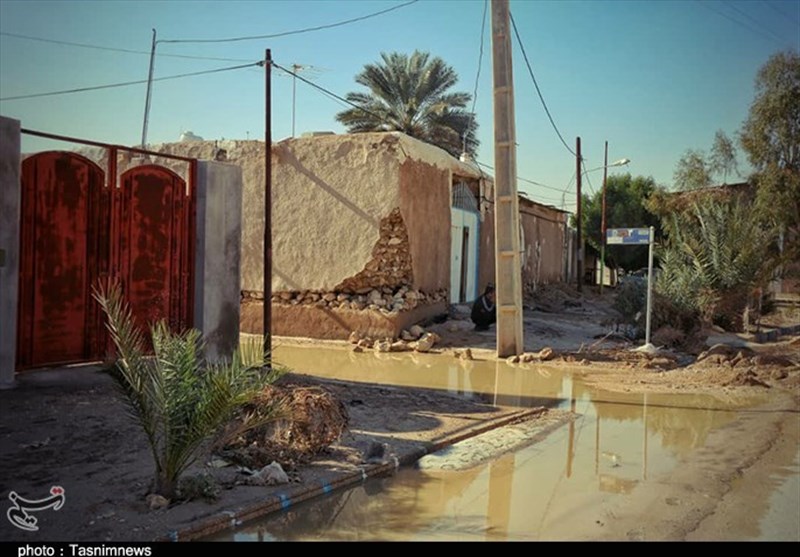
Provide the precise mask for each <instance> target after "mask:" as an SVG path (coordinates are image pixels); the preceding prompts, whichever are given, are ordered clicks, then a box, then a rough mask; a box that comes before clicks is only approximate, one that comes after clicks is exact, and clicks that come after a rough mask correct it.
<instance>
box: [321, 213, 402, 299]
mask: <svg viewBox="0 0 800 557" xmlns="http://www.w3.org/2000/svg"><path fill="white" fill-rule="evenodd" d="M413 281H414V269H413V267H412V263H411V250H410V248H409V243H408V230H407V229H406V223H405V221H403V215H402V214H401V213H400V208H399V207H398V208H396V209H394V210H393V211H392V212H391V213H389V215H388V216H386V217H384V218H382V219H381V222H380V236H379V237H378V241H377V242H375V247H373V248H372V259H371V260H370V261H369V262H368V263H367V264H366V265H365V266H364V270H363V271H361V272H360V273H358V274H357V275H355V276H354V277H350V278H346V279H345V280H343V281H342V282H341V283H339V284H338V285H337V286H336V287H335V288H334V291H336V292H343V293H351V294H365V293H367V292H369V291H370V290H372V289H374V288H399V287H401V286H407V285H410V284H412V282H413Z"/></svg>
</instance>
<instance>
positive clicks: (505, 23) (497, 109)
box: [492, 0, 524, 358]
mask: <svg viewBox="0 0 800 557" xmlns="http://www.w3.org/2000/svg"><path fill="white" fill-rule="evenodd" d="M510 30H511V27H510V18H509V12H508V0H492V66H493V68H492V69H493V73H494V161H495V189H494V218H495V221H494V231H495V234H494V237H495V270H496V275H497V276H496V279H495V280H496V283H497V287H496V294H497V355H498V357H501V358H505V357H508V356H513V355H516V354H522V352H523V351H524V347H523V338H522V266H521V265H520V238H519V236H520V233H519V198H518V197H517V147H516V132H515V126H514V79H513V73H512V66H511V34H510Z"/></svg>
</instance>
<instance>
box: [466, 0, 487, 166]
mask: <svg viewBox="0 0 800 557" xmlns="http://www.w3.org/2000/svg"><path fill="white" fill-rule="evenodd" d="M488 8H489V0H484V1H483V19H482V23H481V46H480V50H479V51H478V72H477V73H476V74H475V89H474V90H473V92H472V112H471V114H472V118H471V125H470V128H471V127H472V126H474V125H475V105H476V104H478V82H479V81H480V78H481V63H482V62H483V39H484V36H485V35H486V13H487V11H488ZM468 132H469V129H467V130H465V131H464V144H463V146H462V148H461V150H462V151H463V152H465V153H466V152H467V133H468Z"/></svg>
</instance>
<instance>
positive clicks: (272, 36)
mask: <svg viewBox="0 0 800 557" xmlns="http://www.w3.org/2000/svg"><path fill="white" fill-rule="evenodd" d="M418 1H419V0H411V1H410V2H406V3H404V4H400V5H398V6H392V7H391V8H387V9H385V10H381V11H379V12H375V13H371V14H367V15H363V16H360V17H354V18H352V19H346V20H344V21H337V22H336V23H328V24H326V25H318V26H316V27H306V28H304V29H296V30H294V31H283V32H281V33H272V34H270V35H251V36H246V37H231V38H228V39H169V40H161V41H158V42H160V43H233V42H240V41H254V40H258V39H275V38H277V37H286V36H289V35H299V34H301V33H311V32H312V31H321V30H323V29H331V28H333V27H341V26H342V25H349V24H350V23H356V22H357V21H364V20H365V19H370V18H373V17H377V16H379V15H383V14H386V13H389V12H393V11H394V10H399V9H400V8H405V7H406V6H410V5H411V4H416V3H417V2H418Z"/></svg>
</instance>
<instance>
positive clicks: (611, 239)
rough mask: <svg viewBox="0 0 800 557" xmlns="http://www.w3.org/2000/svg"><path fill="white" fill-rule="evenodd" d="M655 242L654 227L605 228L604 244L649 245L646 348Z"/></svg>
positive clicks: (648, 334)
mask: <svg viewBox="0 0 800 557" xmlns="http://www.w3.org/2000/svg"><path fill="white" fill-rule="evenodd" d="M654 242H655V229H654V228H653V227H652V226H651V227H650V228H609V229H608V230H606V244H608V245H624V246H640V245H644V244H648V245H649V246H650V249H649V253H648V254H647V321H646V325H645V333H644V343H645V344H644V347H645V348H646V349H648V348H649V347H650V346H651V345H650V316H651V315H652V313H653V243H654Z"/></svg>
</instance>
